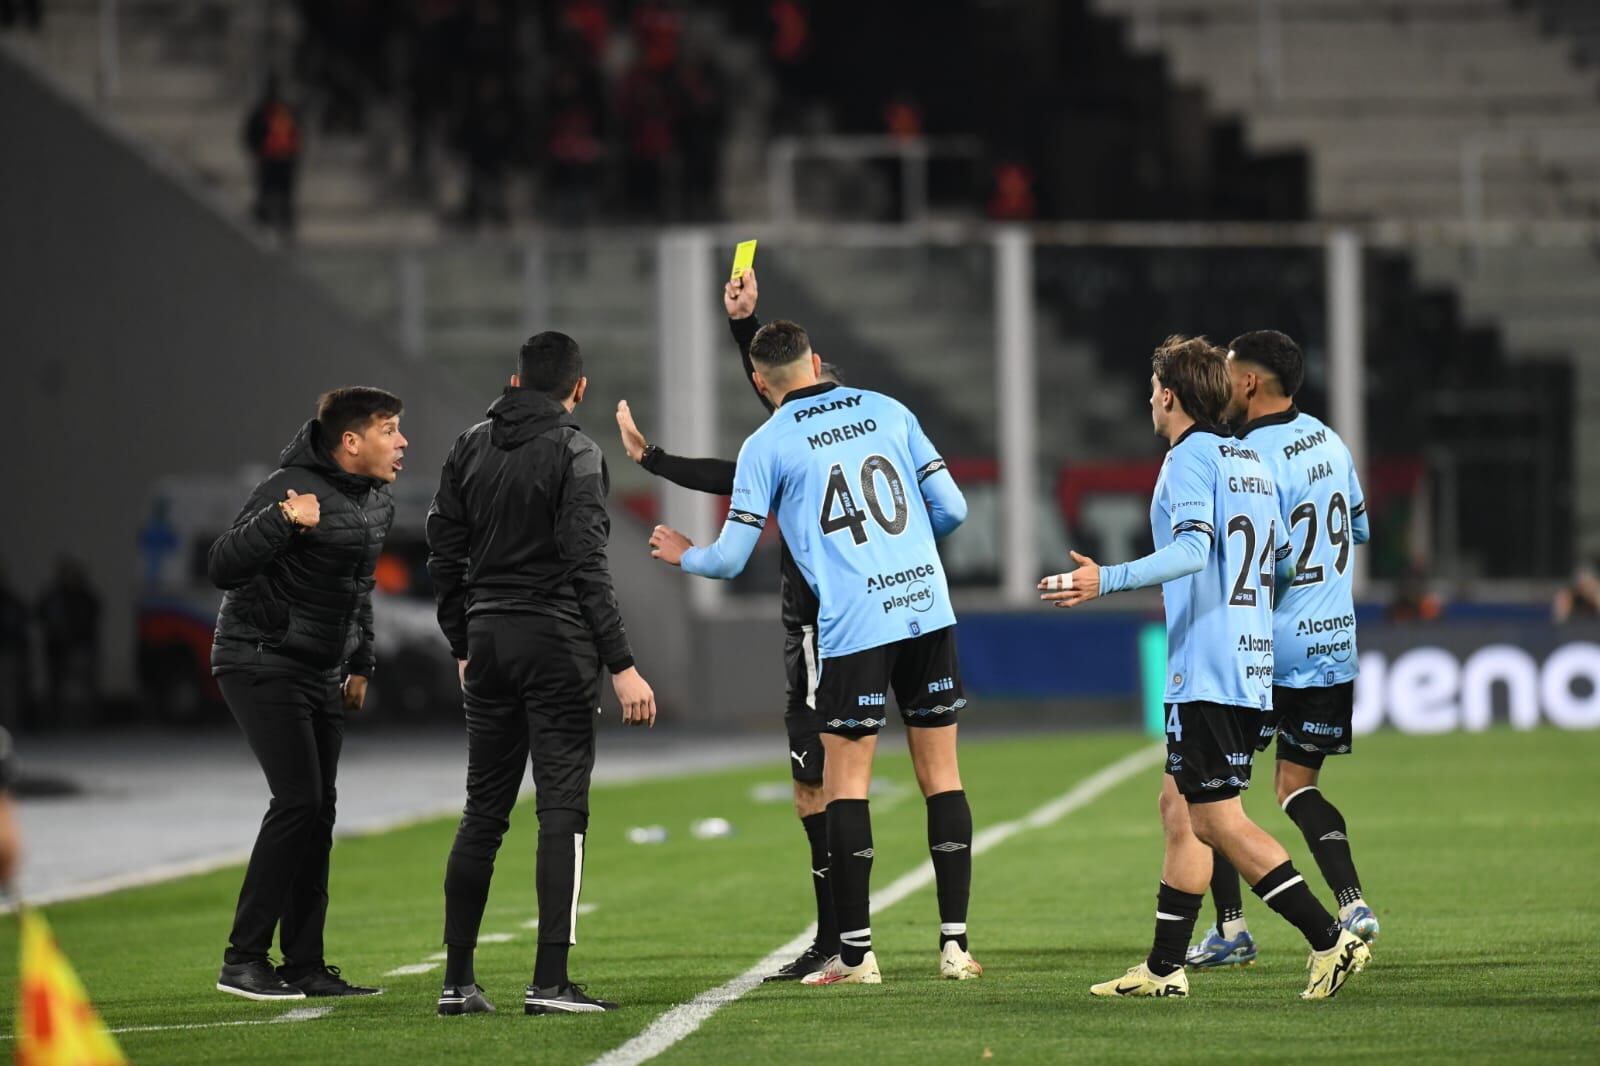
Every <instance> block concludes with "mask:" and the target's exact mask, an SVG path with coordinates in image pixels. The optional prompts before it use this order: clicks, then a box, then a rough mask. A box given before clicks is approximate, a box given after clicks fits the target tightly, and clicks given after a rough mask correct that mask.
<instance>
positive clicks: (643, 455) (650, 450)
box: [639, 444, 661, 470]
mask: <svg viewBox="0 0 1600 1066" xmlns="http://www.w3.org/2000/svg"><path fill="white" fill-rule="evenodd" d="M660 454H661V449H660V448H659V447H657V446H656V445H654V444H646V445H645V446H644V451H642V452H640V453H639V465H640V466H642V467H644V468H645V469H646V470H649V469H650V464H651V463H653V462H654V461H655V458H656V456H658V455H660Z"/></svg>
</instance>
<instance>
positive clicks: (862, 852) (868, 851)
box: [852, 848, 872, 859]
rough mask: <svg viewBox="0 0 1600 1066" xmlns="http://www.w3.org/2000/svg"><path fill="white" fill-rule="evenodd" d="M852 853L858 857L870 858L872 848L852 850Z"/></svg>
mask: <svg viewBox="0 0 1600 1066" xmlns="http://www.w3.org/2000/svg"><path fill="white" fill-rule="evenodd" d="M852 854H854V855H855V857H856V858H858V859H870V858H872V849H871V848H862V849H861V850H860V851H857V852H853V853H852Z"/></svg>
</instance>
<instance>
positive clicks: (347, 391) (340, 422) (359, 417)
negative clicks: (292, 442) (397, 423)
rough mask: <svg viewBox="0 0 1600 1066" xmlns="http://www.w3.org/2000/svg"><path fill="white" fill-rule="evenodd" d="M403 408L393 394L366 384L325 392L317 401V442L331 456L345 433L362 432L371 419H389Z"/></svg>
mask: <svg viewBox="0 0 1600 1066" xmlns="http://www.w3.org/2000/svg"><path fill="white" fill-rule="evenodd" d="M405 406H406V405H405V404H403V403H401V402H400V397H398V396H396V395H395V394H394V393H392V392H385V391H384V390H383V389H374V388H370V387H368V386H366V385H350V386H347V387H345V388H342V389H333V390H331V391H329V392H325V393H323V394H322V395H321V396H320V397H318V399H317V443H319V444H320V445H322V448H323V450H324V451H326V452H328V453H329V454H332V452H333V451H334V449H336V448H337V447H338V446H339V442H340V441H342V440H344V435H345V434H346V433H365V432H366V430H367V427H368V426H370V425H372V421H373V419H381V418H393V417H395V416H396V415H398V414H400V413H401V412H402V411H404V410H405Z"/></svg>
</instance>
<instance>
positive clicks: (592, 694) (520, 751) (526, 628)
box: [444, 614, 601, 947]
mask: <svg viewBox="0 0 1600 1066" xmlns="http://www.w3.org/2000/svg"><path fill="white" fill-rule="evenodd" d="M600 676H601V667H600V657H599V653H598V652H597V651H596V650H595V647H594V637H593V636H592V635H591V634H590V632H589V630H588V629H587V628H585V627H583V626H581V625H578V624H576V623H572V622H566V621H563V620H561V619H556V618H549V617H545V616H543V615H530V614H520V615H518V614H504V615H488V616H476V617H474V618H473V619H472V620H471V623H470V625H469V626H468V629H467V685H466V700H465V703H466V717H467V805H466V809H465V810H464V811H463V812H462V814H461V825H460V827H459V828H458V829H457V830H456V839H455V844H454V845H453V846H452V847H451V849H450V861H449V864H448V866H447V868H446V870H445V878H444V895H445V919H444V942H445V943H446V944H448V945H451V946H454V947H472V946H474V945H476V944H477V941H478V926H479V924H480V923H481V922H482V920H483V907H484V903H485V902H486V901H487V900H488V898H489V880H490V878H491V877H493V875H494V860H495V855H496V854H497V853H498V852H499V850H500V841H501V839H502V838H503V837H504V836H505V832H506V829H507V828H509V826H510V824H511V822H510V817H511V808H512V806H513V805H514V804H515V803H516V801H517V791H518V790H519V789H520V788H521V786H522V779H523V774H524V773H525V768H526V767H527V765H528V763H529V761H530V759H531V761H532V763H533V785H534V788H535V789H536V790H537V800H536V802H537V806H538V813H539V853H538V870H537V874H536V882H537V889H538V895H539V942H540V943H549V944H575V943H577V915H578V892H579V889H580V887H581V886H582V882H583V840H584V835H585V833H587V831H588V828H589V777H590V775H591V773H592V772H593V771H594V732H595V711H596V709H597V708H598V706H599V702H600Z"/></svg>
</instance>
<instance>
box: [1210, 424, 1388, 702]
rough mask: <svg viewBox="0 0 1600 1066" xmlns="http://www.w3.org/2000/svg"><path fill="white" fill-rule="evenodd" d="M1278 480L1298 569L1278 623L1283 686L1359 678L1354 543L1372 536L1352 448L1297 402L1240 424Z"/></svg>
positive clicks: (1282, 591)
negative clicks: (1279, 411) (1351, 453)
mask: <svg viewBox="0 0 1600 1066" xmlns="http://www.w3.org/2000/svg"><path fill="white" fill-rule="evenodd" d="M1240 440H1241V443H1242V444H1243V445H1245V446H1246V447H1248V448H1251V449H1252V450H1254V451H1258V452H1260V453H1261V459H1262V461H1263V462H1264V463H1265V464H1266V466H1267V469H1268V470H1270V471H1271V472H1272V479H1273V480H1274V481H1275V482H1277V484H1278V508H1279V514H1280V517H1281V519H1282V522H1283V524H1284V526H1285V528H1287V529H1288V530H1289V538H1290V541H1291V542H1292V546H1293V548H1292V551H1291V553H1290V559H1291V560H1292V561H1293V562H1294V567H1295V575H1294V578H1293V579H1292V580H1291V581H1288V582H1286V583H1285V587H1282V588H1279V590H1278V610H1277V614H1276V616H1275V620H1274V625H1273V636H1274V639H1275V641H1276V645H1275V651H1276V662H1277V667H1276V671H1275V678H1276V681H1275V683H1276V684H1279V685H1283V686H1284V687H1286V688H1318V687H1324V686H1328V685H1339V684H1343V683H1344V682H1346V681H1350V680H1353V679H1354V678H1355V676H1356V674H1357V673H1359V672H1360V657H1359V656H1358V655H1357V654H1356V612H1355V601H1354V598H1353V595H1352V591H1351V579H1352V577H1353V575H1354V572H1355V568H1354V567H1353V566H1352V565H1351V563H1352V561H1353V560H1354V556H1355V546H1356V545H1357V544H1365V543H1366V542H1367V538H1368V528H1369V527H1368V524H1367V502H1366V497H1365V496H1364V495H1363V494H1362V492H1361V483H1360V481H1359V480H1357V478H1356V471H1355V466H1354V464H1353V463H1352V462H1351V460H1350V449H1349V448H1347V447H1345V443H1344V441H1343V440H1341V439H1340V438H1339V435H1338V434H1337V433H1335V432H1334V431H1333V430H1331V429H1329V428H1328V427H1327V426H1326V425H1324V424H1323V423H1322V422H1321V421H1320V420H1318V419H1316V418H1313V417H1311V416H1310V415H1308V414H1306V413H1304V412H1303V411H1299V410H1297V409H1295V408H1293V407H1291V408H1290V409H1289V410H1287V411H1285V412H1283V413H1282V414H1277V415H1268V416H1267V417H1265V418H1258V419H1256V420H1255V421H1254V422H1251V423H1249V424H1247V425H1245V426H1244V427H1242V428H1241V431H1240Z"/></svg>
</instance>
